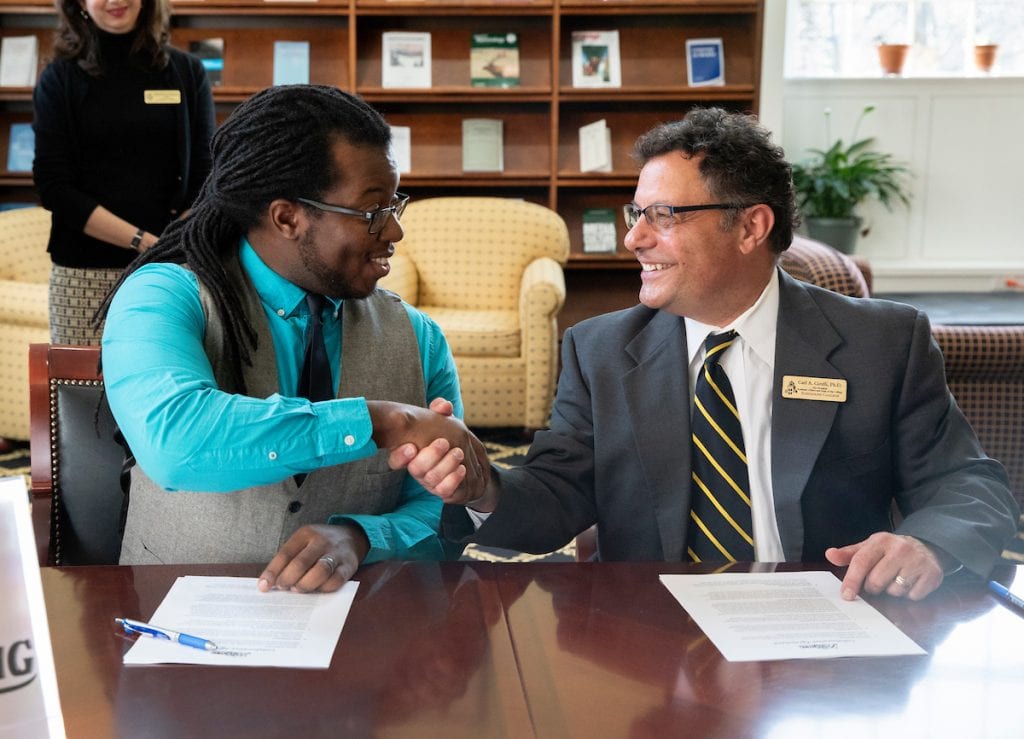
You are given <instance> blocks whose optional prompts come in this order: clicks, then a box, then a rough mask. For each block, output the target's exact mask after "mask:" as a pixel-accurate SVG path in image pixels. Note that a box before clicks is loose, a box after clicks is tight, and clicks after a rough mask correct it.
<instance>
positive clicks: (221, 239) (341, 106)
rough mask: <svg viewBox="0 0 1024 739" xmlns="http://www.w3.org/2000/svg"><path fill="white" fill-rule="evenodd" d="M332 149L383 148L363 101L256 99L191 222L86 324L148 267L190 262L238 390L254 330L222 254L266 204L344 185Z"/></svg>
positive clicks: (227, 137) (379, 122) (330, 92)
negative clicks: (220, 327)
mask: <svg viewBox="0 0 1024 739" xmlns="http://www.w3.org/2000/svg"><path fill="white" fill-rule="evenodd" d="M337 141H346V142H348V143H349V144H352V145H355V146H366V147H375V148H379V149H381V150H386V149H387V146H388V144H389V143H390V141H391V130H390V129H389V128H388V125H387V123H385V122H384V119H383V118H382V117H381V116H380V114H379V113H378V112H377V111H375V110H374V109H373V108H371V107H370V106H369V105H367V104H366V103H365V102H363V100H362V99H360V98H358V97H355V96H354V95H350V94H348V93H346V92H342V91H341V90H339V89H337V88H336V87H328V86H323V85H279V86H275V87H270V88H267V89H265V90H263V91H261V92H258V93H256V94H255V95H253V96H252V97H250V98H249V99H248V100H246V101H245V102H244V103H242V104H241V105H239V106H238V107H237V108H236V109H235V110H234V112H232V114H231V115H230V116H229V117H228V118H227V120H225V121H224V123H223V124H222V125H221V126H220V128H219V129H217V131H216V133H215V134H214V136H213V140H212V142H211V148H212V153H213V166H212V168H211V171H210V175H209V176H208V177H207V179H206V182H204V183H203V187H202V189H201V190H200V192H199V196H198V198H197V199H196V202H195V204H194V205H193V206H192V209H191V210H190V212H189V214H188V216H186V217H184V218H181V219H179V220H177V221H174V222H172V223H171V224H170V225H168V226H167V228H166V229H165V230H164V232H163V234H161V236H160V239H159V240H158V241H157V243H156V244H155V245H153V246H152V247H151V248H150V249H148V250H147V251H145V252H143V253H142V254H140V255H139V256H138V257H136V259H135V261H133V262H132V263H131V264H130V265H129V266H128V268H127V269H126V270H125V271H124V273H123V274H122V275H121V278H120V279H119V280H118V281H117V284H115V285H114V287H113V288H112V289H111V291H110V292H109V293H108V294H107V296H106V297H105V298H104V300H103V303H102V304H101V305H100V307H99V309H98V310H97V311H96V315H95V316H94V318H93V322H94V324H95V325H97V326H99V324H100V323H101V322H102V321H104V320H106V317H107V312H108V311H109V309H110V302H111V300H112V299H113V296H114V293H116V292H117V289H118V288H119V287H120V286H121V285H122V284H123V283H124V281H125V280H126V279H127V278H128V277H129V275H131V274H132V273H133V272H135V271H136V270H138V269H139V268H141V267H143V266H144V265H147V264H150V263H161V262H170V263H175V264H187V265H188V267H189V269H191V270H192V272H193V274H195V276H196V278H197V279H198V280H199V281H200V282H201V283H202V284H203V286H204V287H205V288H206V289H207V291H208V292H209V294H210V297H211V298H212V300H213V303H214V306H215V307H216V310H217V312H218V313H219V314H220V316H221V317H222V319H223V323H224V327H225V331H224V336H225V346H224V351H225V358H226V360H227V366H228V369H229V372H230V379H231V380H232V382H233V384H234V387H235V388H237V392H240V393H242V394H245V392H246V388H245V380H244V377H243V371H242V370H243V364H244V365H248V366H252V351H253V350H254V349H255V348H256V329H255V328H254V326H253V324H252V322H251V321H250V320H249V317H248V316H247V315H246V312H245V309H244V307H243V300H242V296H241V295H240V294H239V293H238V291H237V289H236V287H235V286H234V284H233V282H232V280H231V278H230V277H229V275H228V272H227V270H226V269H225V267H224V263H225V256H226V255H227V254H230V253H231V252H232V251H233V250H236V249H237V248H238V242H239V239H241V237H242V236H243V235H245V234H246V233H248V231H249V229H250V228H252V227H253V226H255V225H256V224H257V223H258V222H259V220H260V218H261V217H262V216H263V214H264V213H265V212H266V209H267V206H269V205H270V203H271V201H273V200H277V199H279V198H283V199H285V200H296V199H297V198H299V197H307V198H312V199H319V198H320V197H321V195H322V194H323V193H324V192H326V191H327V190H328V189H330V188H331V187H332V186H333V185H334V184H335V183H336V182H338V181H339V180H340V179H342V178H343V177H344V172H343V171H338V169H337V168H336V167H335V166H334V157H333V156H332V154H331V149H332V147H333V145H334V144H335V143H336V142H337Z"/></svg>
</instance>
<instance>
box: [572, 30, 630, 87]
mask: <svg viewBox="0 0 1024 739" xmlns="http://www.w3.org/2000/svg"><path fill="white" fill-rule="evenodd" d="M572 86H573V87H622V70H621V69H620V66H619V32H618V31H573V32H572Z"/></svg>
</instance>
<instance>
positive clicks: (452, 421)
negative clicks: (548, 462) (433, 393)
mask: <svg viewBox="0 0 1024 739" xmlns="http://www.w3.org/2000/svg"><path fill="white" fill-rule="evenodd" d="M366 405H367V408H368V409H369V412H370V420H371V422H372V423H373V441H374V442H375V443H376V444H377V446H378V447H379V448H381V449H388V450H390V456H389V457H388V465H389V466H390V467H391V468H392V469H395V470H397V469H402V468H403V467H404V468H406V469H407V470H408V472H409V474H410V475H412V476H413V478H415V479H416V481H417V482H419V483H420V484H421V485H422V486H423V487H424V488H425V489H426V490H427V491H429V492H431V493H433V494H434V495H436V496H438V497H439V498H441V500H443V501H444V502H445V503H455V504H459V505H470V504H472V506H473V508H474V509H476V510H479V511H492V510H494V507H495V506H496V505H497V491H496V488H495V486H494V485H492V484H490V483H491V474H490V469H491V468H490V463H489V462H488V461H487V451H486V450H485V449H484V445H483V444H482V443H481V442H480V440H479V439H478V438H476V436H475V435H474V434H473V432H471V431H470V430H469V429H468V428H466V425H465V424H464V423H463V422H462V421H460V420H459V419H458V418H455V417H454V416H453V415H452V404H451V403H450V402H449V401H447V400H445V399H444V398H436V399H435V400H434V401H432V402H431V404H430V407H429V408H417V407H416V406H411V405H405V404H402V403H393V402H390V401H384V400H371V401H367V403H366Z"/></svg>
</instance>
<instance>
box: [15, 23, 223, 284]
mask: <svg viewBox="0 0 1024 739" xmlns="http://www.w3.org/2000/svg"><path fill="white" fill-rule="evenodd" d="M98 35H99V39H100V63H101V65H102V69H103V73H102V74H101V75H99V76H96V77H93V76H91V75H89V74H87V73H85V72H84V71H83V70H82V69H81V67H79V66H78V63H77V62H76V61H72V60H67V59H58V60H55V61H53V62H51V63H50V64H49V65H48V66H47V67H46V69H44V70H43V73H42V75H41V76H40V78H39V83H38V84H37V85H36V89H35V93H34V95H33V102H34V106H35V118H34V122H33V128H34V129H35V134H36V155H35V161H34V163H33V174H34V176H35V183H36V187H37V189H38V191H39V197H40V200H41V201H42V204H43V207H45V208H46V209H47V210H50V211H51V212H52V213H53V228H52V230H51V233H50V244H49V247H48V250H49V252H50V256H51V258H52V259H53V261H54V263H56V264H60V265H63V266H66V267H123V266H125V265H127V264H128V263H129V262H131V260H132V259H133V258H134V257H135V252H133V251H131V250H128V249H124V248H120V247H117V246H114V245H112V244H107V243H106V242H103V241H99V240H97V239H93V238H91V237H89V236H86V235H85V233H84V232H83V229H84V227H85V223H86V221H87V220H88V219H89V216H90V215H91V214H92V212H93V210H95V209H96V207H97V206H98V205H102V206H103V207H105V208H106V209H107V210H109V211H111V212H112V213H114V214H115V215H117V216H120V217H121V218H123V219H124V220H126V221H128V222H129V223H131V224H133V225H135V226H138V227H139V228H144V229H145V230H146V231H149V232H150V233H154V234H160V233H161V232H162V231H163V229H164V227H165V226H166V225H167V224H168V223H169V222H170V221H171V220H173V219H174V218H176V217H177V216H178V215H179V214H180V213H181V212H182V211H184V210H185V209H187V208H188V207H189V206H190V205H191V203H192V201H193V200H194V199H195V196H196V195H197V194H198V192H199V188H200V186H201V185H202V182H203V180H204V179H205V178H206V175H207V173H208V172H209V170H210V151H209V149H210V137H211V136H212V135H213V128H214V118H213V99H212V96H211V94H210V85H209V82H208V81H207V79H206V73H205V72H204V71H203V67H202V64H201V63H200V62H199V60H198V59H196V58H195V57H192V56H190V55H188V54H185V53H184V52H181V51H178V50H177V49H170V54H171V57H170V62H169V63H168V64H167V66H166V67H165V68H164V69H159V70H153V69H146V68H143V67H141V66H140V65H139V64H138V63H137V62H136V61H135V60H133V59H132V58H131V57H130V55H129V50H130V44H131V34H127V35H114V34H108V33H104V32H102V31H100V32H98ZM154 90H161V91H170V90H175V91H177V92H178V94H180V103H169V104H152V103H146V102H145V93H146V91H154ZM164 95H165V96H166V93H164Z"/></svg>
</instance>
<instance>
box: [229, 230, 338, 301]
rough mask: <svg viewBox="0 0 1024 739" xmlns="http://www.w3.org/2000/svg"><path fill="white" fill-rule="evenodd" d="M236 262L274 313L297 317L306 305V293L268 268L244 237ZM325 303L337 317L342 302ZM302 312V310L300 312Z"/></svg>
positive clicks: (330, 299)
mask: <svg viewBox="0 0 1024 739" xmlns="http://www.w3.org/2000/svg"><path fill="white" fill-rule="evenodd" d="M238 260H239V262H241V264H242V269H244V270H245V271H246V272H247V273H248V274H249V279H251V280H252V284H253V286H254V287H255V288H256V292H257V293H259V296H260V300H261V301H262V302H263V304H264V305H266V306H268V307H269V308H271V310H273V311H274V312H275V313H277V312H278V310H283V311H284V315H285V316H295V315H299V313H300V306H305V304H306V291H305V290H303V289H302V288H301V287H299V286H298V285H296V284H294V283H292V282H289V281H288V280H286V279H285V278H283V277H282V276H281V275H279V274H278V273H277V272H275V271H274V270H272V269H271V268H270V267H268V266H267V264H266V262H264V261H263V259H261V258H260V255H259V254H257V253H256V250H255V249H253V248H252V244H250V243H249V239H247V238H246V237H244V236H243V237H242V241H241V244H239V249H238ZM327 302H328V303H330V304H331V306H332V307H333V309H334V310H333V312H334V314H335V315H338V312H339V311H340V310H341V304H342V301H341V300H336V299H334V298H331V297H328V298H327ZM304 311H305V309H304V308H303V309H302V312H304ZM279 315H280V314H279Z"/></svg>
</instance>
